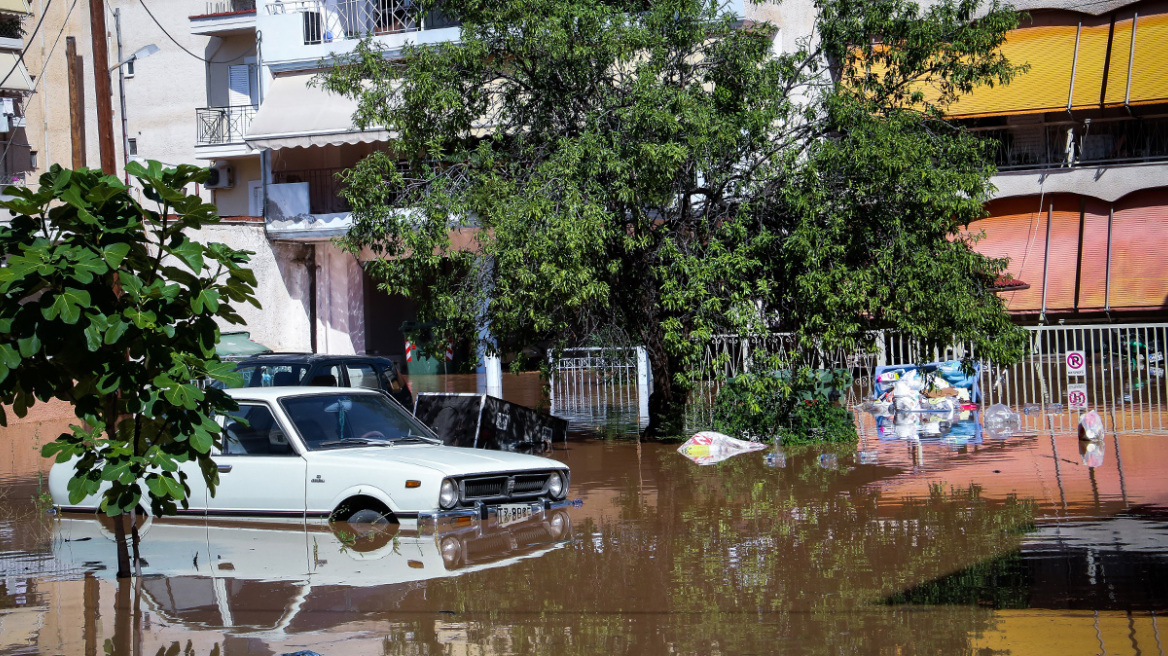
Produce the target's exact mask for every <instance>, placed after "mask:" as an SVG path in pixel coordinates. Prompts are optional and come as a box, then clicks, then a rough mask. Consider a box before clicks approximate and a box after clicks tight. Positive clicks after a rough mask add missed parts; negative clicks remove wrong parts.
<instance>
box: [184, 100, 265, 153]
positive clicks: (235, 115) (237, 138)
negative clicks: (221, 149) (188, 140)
mask: <svg viewBox="0 0 1168 656" xmlns="http://www.w3.org/2000/svg"><path fill="white" fill-rule="evenodd" d="M258 109H259V107H258V106H256V105H241V106H238V107H201V108H199V109H196V110H195V120H196V122H197V123H198V125H199V134H198V141H197V144H198V145H200V146H212V145H215V146H218V145H225V144H234V143H243V134H244V133H245V132H247V129H248V128H249V127H250V126H251V120H252V118H254V117H255V115H256V110H258Z"/></svg>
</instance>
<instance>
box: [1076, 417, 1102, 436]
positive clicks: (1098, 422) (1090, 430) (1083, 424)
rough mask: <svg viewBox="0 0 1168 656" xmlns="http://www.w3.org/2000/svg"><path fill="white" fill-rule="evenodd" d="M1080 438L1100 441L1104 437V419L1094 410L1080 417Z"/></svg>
mask: <svg viewBox="0 0 1168 656" xmlns="http://www.w3.org/2000/svg"><path fill="white" fill-rule="evenodd" d="M1079 439H1080V440H1089V441H1091V442H1098V441H1100V440H1102V439H1103V419H1102V418H1100V417H1099V413H1098V412H1095V411H1094V410H1092V411H1091V412H1088V413H1087V414H1085V415H1083V416H1082V417H1080V418H1079Z"/></svg>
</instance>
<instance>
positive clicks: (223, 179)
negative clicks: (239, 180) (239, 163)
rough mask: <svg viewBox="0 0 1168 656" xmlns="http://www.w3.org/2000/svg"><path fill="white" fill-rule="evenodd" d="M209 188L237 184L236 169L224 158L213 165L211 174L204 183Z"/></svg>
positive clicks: (227, 186) (228, 186)
mask: <svg viewBox="0 0 1168 656" xmlns="http://www.w3.org/2000/svg"><path fill="white" fill-rule="evenodd" d="M203 186H204V187H206V188H208V189H230V188H232V187H234V186H235V171H234V169H232V168H231V165H230V164H228V163H227V162H225V161H223V160H219V161H218V162H215V165H214V166H212V167H211V176H210V177H208V178H207V182H206V183H205V184H204V185H203Z"/></svg>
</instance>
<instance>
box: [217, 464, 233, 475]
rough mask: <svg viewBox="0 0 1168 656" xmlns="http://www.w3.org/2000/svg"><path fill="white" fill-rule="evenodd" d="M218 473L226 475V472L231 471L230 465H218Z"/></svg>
mask: <svg viewBox="0 0 1168 656" xmlns="http://www.w3.org/2000/svg"><path fill="white" fill-rule="evenodd" d="M219 471H220V472H221V473H224V474H226V473H227V472H229V471H231V465H219Z"/></svg>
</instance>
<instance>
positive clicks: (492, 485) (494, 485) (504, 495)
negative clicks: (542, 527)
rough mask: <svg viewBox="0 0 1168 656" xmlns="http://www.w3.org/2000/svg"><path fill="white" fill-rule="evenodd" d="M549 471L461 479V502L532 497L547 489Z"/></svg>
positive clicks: (526, 498)
mask: <svg viewBox="0 0 1168 656" xmlns="http://www.w3.org/2000/svg"><path fill="white" fill-rule="evenodd" d="M550 476H551V473H550V472H540V473H535V474H515V475H511V476H508V475H495V476H482V477H478V478H465V479H463V480H462V501H463V503H474V502H476V501H506V500H508V499H515V500H528V499H534V498H536V497H538V496H540V495H541V494H543V491H544V490H545V489H547V482H548V478H549V477H550Z"/></svg>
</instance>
